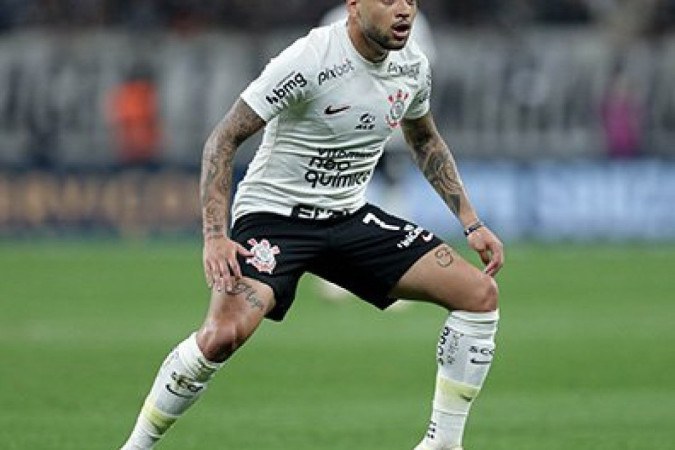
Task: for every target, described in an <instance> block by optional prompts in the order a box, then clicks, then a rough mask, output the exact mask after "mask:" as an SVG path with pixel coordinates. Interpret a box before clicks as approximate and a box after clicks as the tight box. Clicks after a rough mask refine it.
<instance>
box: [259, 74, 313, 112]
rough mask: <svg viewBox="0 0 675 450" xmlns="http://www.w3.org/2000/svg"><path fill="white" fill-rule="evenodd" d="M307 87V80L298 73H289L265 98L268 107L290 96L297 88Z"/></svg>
mask: <svg viewBox="0 0 675 450" xmlns="http://www.w3.org/2000/svg"><path fill="white" fill-rule="evenodd" d="M305 86H307V79H306V78H305V76H304V75H303V74H301V73H300V72H295V71H294V72H291V73H290V74H288V76H286V78H284V79H283V80H281V81H280V82H279V84H277V85H276V87H275V88H273V89H272V93H271V94H270V95H267V96H266V97H265V98H266V99H267V102H268V103H269V104H270V105H274V104H276V103H279V102H280V101H281V100H282V99H283V98H285V97H287V96H288V95H290V94H291V92H293V91H294V90H295V89H296V88H297V87H305Z"/></svg>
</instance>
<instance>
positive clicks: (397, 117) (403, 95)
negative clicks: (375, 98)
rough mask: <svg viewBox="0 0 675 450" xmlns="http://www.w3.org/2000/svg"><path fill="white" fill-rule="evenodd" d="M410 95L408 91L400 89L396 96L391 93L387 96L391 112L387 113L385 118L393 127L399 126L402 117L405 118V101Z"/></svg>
mask: <svg viewBox="0 0 675 450" xmlns="http://www.w3.org/2000/svg"><path fill="white" fill-rule="evenodd" d="M409 96H410V94H409V93H408V92H403V91H402V90H400V89H399V90H398V92H397V93H396V95H395V96H394V95H390V96H389V97H388V98H387V100H389V103H390V104H391V108H390V109H389V114H387V115H386V117H385V119H386V120H387V124H388V125H389V126H390V127H391V128H396V127H398V125H399V123H400V121H401V119H402V118H403V114H405V101H406V100H407V99H408V97H409Z"/></svg>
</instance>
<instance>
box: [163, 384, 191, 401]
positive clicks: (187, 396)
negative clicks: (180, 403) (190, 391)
mask: <svg viewBox="0 0 675 450" xmlns="http://www.w3.org/2000/svg"><path fill="white" fill-rule="evenodd" d="M164 387H165V388H166V390H167V391H169V392H171V393H172V394H173V395H177V396H178V397H183V398H192V397H194V396H193V395H183V394H181V393H179V392H176V391H174V390H173V389H172V388H171V385H170V384H168V383H167V385H166V386H164Z"/></svg>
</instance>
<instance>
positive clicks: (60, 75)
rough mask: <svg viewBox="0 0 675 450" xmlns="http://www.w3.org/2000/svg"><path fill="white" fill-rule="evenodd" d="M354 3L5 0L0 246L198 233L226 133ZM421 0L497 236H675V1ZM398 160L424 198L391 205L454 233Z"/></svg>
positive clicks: (452, 129)
mask: <svg viewBox="0 0 675 450" xmlns="http://www.w3.org/2000/svg"><path fill="white" fill-rule="evenodd" d="M343 3H344V2H342V1H341V0H284V1H283V3H279V2H272V1H271V0H218V1H216V0H199V1H198V0H0V238H2V235H3V234H9V235H17V234H18V235H21V234H22V233H24V232H29V233H30V232H31V230H33V231H34V230H38V231H41V232H42V231H47V232H50V233H51V232H52V231H53V230H57V231H58V230H64V231H69V230H90V229H95V230H100V229H103V230H111V231H114V232H117V231H119V230H125V231H123V232H124V233H127V232H131V233H134V232H137V231H139V230H143V232H147V231H151V232H152V231H169V232H173V231H176V230H178V231H186V230H187V231H188V232H191V231H192V230H194V229H198V228H199V205H198V202H197V199H198V196H197V179H198V177H197V173H196V172H197V171H198V170H199V164H200V153H201V149H202V146H203V143H204V140H205V139H206V137H207V136H208V133H209V132H210V130H211V129H212V127H213V125H214V124H215V123H216V122H217V121H218V120H219V119H220V118H221V117H222V116H223V114H224V113H225V111H226V109H227V108H228V107H229V105H230V104H231V103H232V101H233V100H234V99H235V98H236V96H237V95H238V94H239V93H240V92H241V90H242V89H243V88H244V87H245V86H246V85H247V84H248V83H249V82H250V80H251V79H253V78H254V77H255V76H256V75H257V74H258V73H259V72H260V70H261V68H262V67H263V66H264V65H265V64H266V62H267V61H268V60H269V58H271V57H272V56H274V55H275V54H277V53H278V52H279V51H280V50H281V49H283V48H284V47H286V46H287V45H288V44H289V43H290V42H292V41H293V40H294V39H296V38H298V37H300V36H302V35H304V34H305V33H306V32H307V29H308V28H309V27H311V26H314V25H316V24H318V23H320V22H321V20H322V18H323V17H324V15H325V13H326V12H327V11H328V10H330V9H331V8H333V7H335V6H338V5H340V4H343ZM420 4H421V10H422V11H423V12H424V14H425V16H426V18H427V19H428V22H429V23H430V25H431V31H432V38H433V44H434V47H435V51H434V54H435V58H434V62H433V65H432V70H433V74H434V84H433V86H434V88H433V89H434V94H433V95H432V109H433V111H434V116H435V118H436V122H437V124H438V126H439V130H441V133H443V135H444V137H445V138H446V139H447V141H448V142H449V143H450V145H451V146H452V147H453V152H454V154H455V155H456V156H457V157H458V159H459V160H461V163H462V166H463V174H464V177H463V178H464V179H465V181H467V183H469V185H470V186H471V192H472V196H473V197H474V200H475V202H476V204H477V205H478V207H479V208H480V209H481V211H486V213H485V214H486V216H485V217H484V218H485V219H486V220H488V221H489V222H490V223H492V224H493V226H494V227H495V228H496V229H499V230H500V232H501V233H502V236H503V237H506V238H510V237H515V238H523V237H532V236H535V237H544V238H549V237H550V238H560V237H565V238H567V237H569V238H574V239H577V238H583V237H584V236H585V237H588V236H602V237H605V238H606V237H608V236H610V237H614V238H624V237H630V238H635V237H645V236H649V237H653V238H658V239H661V238H663V237H664V232H663V230H664V229H667V230H671V231H670V233H669V234H668V233H666V234H668V236H669V237H670V238H673V239H675V209H673V208H672V205H673V204H675V145H673V142H675V0H510V1H504V0H420ZM257 142H259V136H257V137H256V138H254V139H251V140H249V141H247V142H246V143H245V145H244V146H243V147H242V150H241V151H240V152H238V154H237V161H236V162H237V167H236V173H235V176H241V174H242V173H243V170H244V169H245V166H246V163H247V162H248V158H250V156H251V155H252V152H253V151H254V150H255V148H256V145H257ZM388 148H389V149H390V150H402V148H403V146H402V141H401V140H400V139H399V140H398V141H397V140H396V139H394V140H392V141H391V142H390V146H389V147H388ZM387 153H388V155H395V156H393V157H387V158H385V162H387V163H386V164H384V165H383V166H382V167H384V170H383V171H381V173H380V174H383V175H384V177H382V179H384V180H386V182H385V184H386V183H388V184H386V186H385V188H384V189H383V192H385V196H386V195H388V194H391V193H397V192H398V194H396V195H390V196H391V202H393V203H396V204H397V205H396V206H399V207H400V206H401V205H402V204H403V203H405V202H401V201H400V200H401V198H402V196H401V195H400V194H401V192H404V195H403V196H404V197H405V198H407V199H410V198H412V199H416V200H415V201H414V202H413V205H412V207H413V209H412V210H410V211H401V210H397V208H396V207H394V208H393V210H394V211H396V212H398V213H399V214H402V215H408V214H409V217H411V218H413V219H414V220H417V221H419V222H422V223H426V224H429V226H430V227H431V228H432V229H433V228H434V226H438V229H441V230H442V229H446V228H447V223H446V220H447V218H446V216H445V215H444V214H440V213H439V211H442V210H443V208H444V207H443V205H440V204H439V205H437V207H433V208H430V207H429V199H428V195H429V193H428V192H427V191H424V190H423V189H427V188H428V186H427V185H426V183H425V182H424V180H421V179H420V178H419V175H418V174H417V172H415V171H414V168H412V165H411V164H408V162H407V161H408V160H407V159H405V158H407V155H406V154H405V152H403V151H398V152H397V151H390V152H387ZM409 171H411V172H409ZM411 173H414V174H417V175H411ZM414 177H418V178H414ZM627 187H629V188H627ZM395 188H396V189H395ZM387 193H388V194H387ZM417 196H419V197H417ZM415 205H420V207H419V208H417V209H415ZM487 212H489V214H490V215H488V213H487Z"/></svg>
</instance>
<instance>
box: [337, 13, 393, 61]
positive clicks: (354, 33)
mask: <svg viewBox="0 0 675 450" xmlns="http://www.w3.org/2000/svg"><path fill="white" fill-rule="evenodd" d="M347 34H348V36H349V40H351V41H352V45H353V46H354V49H356V51H357V52H359V54H360V55H361V56H363V58H364V59H366V60H367V61H370V62H371V63H380V62H382V61H384V60H385V59H387V55H389V51H388V50H385V49H383V48H382V47H380V46H379V45H377V43H375V42H374V41H372V40H371V39H369V38H368V37H367V36H366V35H365V34H364V33H363V31H362V30H361V28H360V27H359V26H358V24H356V23H355V22H354V21H352V20H349V21H348V22H347Z"/></svg>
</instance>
